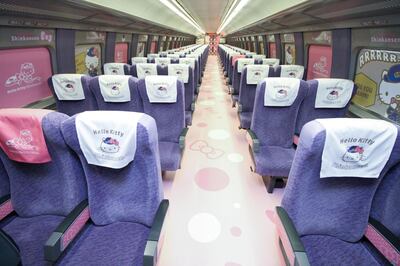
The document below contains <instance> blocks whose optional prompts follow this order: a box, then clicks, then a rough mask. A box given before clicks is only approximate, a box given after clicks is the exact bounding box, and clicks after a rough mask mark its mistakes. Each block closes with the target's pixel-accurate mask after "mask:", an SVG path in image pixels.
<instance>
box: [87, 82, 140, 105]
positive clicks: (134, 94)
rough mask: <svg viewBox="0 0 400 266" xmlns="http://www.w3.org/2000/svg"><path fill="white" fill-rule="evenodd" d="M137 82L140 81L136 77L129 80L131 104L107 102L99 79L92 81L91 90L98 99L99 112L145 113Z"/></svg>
mask: <svg viewBox="0 0 400 266" xmlns="http://www.w3.org/2000/svg"><path fill="white" fill-rule="evenodd" d="M137 81H138V80H137V79H136V78H134V77H132V78H130V79H129V90H130V93H131V101H130V102H120V103H119V102H105V101H104V98H103V95H102V94H101V91H100V85H99V78H98V77H95V78H93V79H92V80H91V81H90V84H89V88H90V90H91V91H92V93H93V95H94V97H95V98H96V101H97V106H98V109H99V110H109V111H128V112H143V105H142V100H141V99H140V95H139V92H138V89H137Z"/></svg>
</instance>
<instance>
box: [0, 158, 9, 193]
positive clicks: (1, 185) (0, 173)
mask: <svg viewBox="0 0 400 266" xmlns="http://www.w3.org/2000/svg"><path fill="white" fill-rule="evenodd" d="M8 194H10V181H9V180H8V175H7V172H6V169H4V165H3V163H2V162H1V161H0V198H1V197H4V196H5V195H8Z"/></svg>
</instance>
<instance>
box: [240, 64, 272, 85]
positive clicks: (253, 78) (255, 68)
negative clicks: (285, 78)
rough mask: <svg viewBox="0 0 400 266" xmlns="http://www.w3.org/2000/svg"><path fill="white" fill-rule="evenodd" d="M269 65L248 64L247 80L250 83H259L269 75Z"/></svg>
mask: <svg viewBox="0 0 400 266" xmlns="http://www.w3.org/2000/svg"><path fill="white" fill-rule="evenodd" d="M268 74H269V66H268V65H247V66H246V81H247V84H249V85H254V84H258V83H259V82H260V81H262V80H264V79H265V78H267V77H268Z"/></svg>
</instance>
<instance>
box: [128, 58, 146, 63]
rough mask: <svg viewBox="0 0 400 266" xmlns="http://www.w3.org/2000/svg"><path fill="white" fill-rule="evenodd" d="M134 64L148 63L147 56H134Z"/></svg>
mask: <svg viewBox="0 0 400 266" xmlns="http://www.w3.org/2000/svg"><path fill="white" fill-rule="evenodd" d="M131 61H132V64H138V63H147V57H132V59H131Z"/></svg>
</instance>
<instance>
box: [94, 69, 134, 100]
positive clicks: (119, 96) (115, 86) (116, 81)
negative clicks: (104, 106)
mask: <svg viewBox="0 0 400 266" xmlns="http://www.w3.org/2000/svg"><path fill="white" fill-rule="evenodd" d="M129 78H130V76H126V75H102V76H99V77H98V80H99V87H100V93H101V95H102V96H103V99H104V101H105V102H113V103H121V102H129V101H130V100H131V91H130V89H129Z"/></svg>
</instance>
